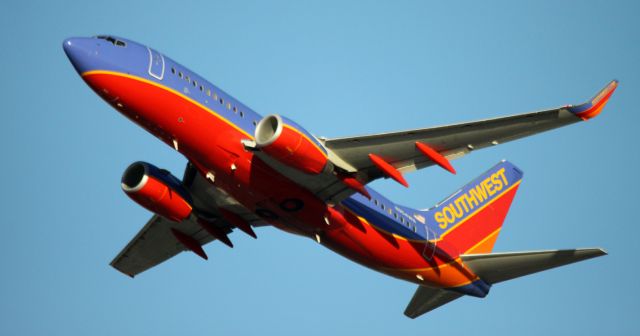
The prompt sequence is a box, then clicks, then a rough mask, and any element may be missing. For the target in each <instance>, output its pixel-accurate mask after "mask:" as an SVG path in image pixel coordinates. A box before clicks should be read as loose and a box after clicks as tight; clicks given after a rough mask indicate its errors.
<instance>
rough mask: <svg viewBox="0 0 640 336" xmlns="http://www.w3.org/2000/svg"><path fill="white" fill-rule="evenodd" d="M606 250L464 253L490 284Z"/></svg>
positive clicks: (579, 259)
mask: <svg viewBox="0 0 640 336" xmlns="http://www.w3.org/2000/svg"><path fill="white" fill-rule="evenodd" d="M606 254H607V252H605V251H604V250H603V249H600V248H587V249H576V250H554V251H530V252H507V253H488V254H467V255H461V256H460V257H461V258H462V261H464V263H465V265H467V267H469V268H470V269H471V270H472V271H473V272H474V273H475V274H476V275H478V276H479V277H480V278H481V279H482V280H484V281H485V282H487V283H489V284H495V283H498V282H502V281H507V280H511V279H515V278H518V277H521V276H525V275H529V274H533V273H537V272H540V271H545V270H548V269H551V268H555V267H558V266H564V265H568V264H572V263H575V262H578V261H582V260H586V259H591V258H595V257H599V256H603V255H606Z"/></svg>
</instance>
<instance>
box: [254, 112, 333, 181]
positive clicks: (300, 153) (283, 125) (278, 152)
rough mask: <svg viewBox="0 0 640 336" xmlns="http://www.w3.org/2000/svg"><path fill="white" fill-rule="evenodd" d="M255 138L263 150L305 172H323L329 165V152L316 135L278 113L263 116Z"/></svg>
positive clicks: (257, 145)
mask: <svg viewBox="0 0 640 336" xmlns="http://www.w3.org/2000/svg"><path fill="white" fill-rule="evenodd" d="M255 141H256V147H257V148H260V149H261V150H262V151H263V152H265V153H267V154H268V155H270V156H271V157H273V158H275V159H276V160H278V161H280V162H282V163H284V164H286V165H288V166H291V167H293V168H296V169H298V170H301V171H303V172H305V173H309V174H320V173H321V172H322V171H323V170H324V168H325V166H326V165H327V161H328V159H327V152H326V150H325V149H324V147H323V146H322V145H321V144H320V143H319V142H318V141H317V140H316V139H315V137H314V136H313V135H311V134H310V133H309V132H307V131H306V130H305V129H304V128H302V127H300V126H299V125H298V124H296V123H295V122H293V121H291V120H289V119H286V118H284V117H281V116H279V115H277V114H273V115H269V116H266V117H264V118H263V119H262V120H260V122H259V123H258V126H256V133H255Z"/></svg>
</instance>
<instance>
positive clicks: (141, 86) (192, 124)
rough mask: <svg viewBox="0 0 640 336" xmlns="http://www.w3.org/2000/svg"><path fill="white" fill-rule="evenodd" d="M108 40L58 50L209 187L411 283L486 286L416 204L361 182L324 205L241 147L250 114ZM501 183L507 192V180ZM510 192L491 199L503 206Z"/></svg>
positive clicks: (163, 61)
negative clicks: (362, 187)
mask: <svg viewBox="0 0 640 336" xmlns="http://www.w3.org/2000/svg"><path fill="white" fill-rule="evenodd" d="M111 39H112V40H109V39H106V38H77V39H69V40H67V41H65V42H64V43H65V50H66V51H67V53H68V54H69V55H70V58H72V59H73V63H74V66H75V67H76V70H77V71H78V72H79V73H80V74H81V76H82V78H83V79H84V81H85V82H86V83H87V84H88V85H89V86H90V87H91V88H92V89H93V90H94V91H95V92H96V93H97V94H98V95H100V96H101V97H102V98H103V99H104V100H105V101H106V102H107V103H109V104H110V105H111V106H112V107H114V108H115V109H116V110H118V111H119V112H120V113H122V114H123V115H125V116H126V117H127V118H129V119H130V120H131V121H133V122H135V123H136V124H138V125H139V126H141V127H142V128H144V129H146V130H147V131H148V132H150V133H151V134H153V135H155V136H156V137H157V138H159V139H160V140H162V141H163V142H164V143H166V144H167V145H168V146H170V147H172V148H175V149H176V150H177V151H178V152H180V153H181V154H182V155H184V156H185V157H186V158H187V159H188V160H189V161H190V162H192V163H193V164H194V165H195V166H196V167H197V169H198V171H199V172H200V174H202V175H203V176H206V177H207V179H208V180H209V181H210V183H211V186H212V187H215V188H219V189H221V190H223V191H224V192H226V193H227V194H229V195H231V196H232V197H233V198H234V199H235V200H237V202H239V203H240V204H242V205H243V206H244V207H246V208H247V209H249V210H251V211H253V212H254V213H256V214H257V215H259V216H260V217H261V218H262V219H264V220H265V221H267V222H269V223H270V224H272V225H273V226H275V227H277V228H280V229H282V230H284V231H287V232H291V233H295V234H299V235H303V236H306V237H309V238H312V239H314V240H318V241H319V243H321V244H322V245H324V246H326V247H327V248H329V249H331V250H333V251H335V252H337V253H339V254H341V255H343V256H345V257H347V258H349V259H351V260H353V261H355V262H358V263H360V264H362V265H364V266H366V267H369V268H371V269H374V270H377V271H379V272H382V273H385V274H388V275H390V276H393V277H396V278H400V279H403V280H406V281H410V282H413V283H417V284H420V285H425V284H426V285H430V286H434V287H442V288H448V289H453V290H456V291H459V292H460V293H463V294H469V295H474V296H484V295H486V294H487V292H488V286H487V285H486V284H485V283H483V282H482V280H479V278H478V277H477V276H476V275H475V274H474V273H473V272H472V271H471V270H470V269H469V268H467V267H465V266H464V264H463V263H462V262H460V258H459V255H460V254H463V253H469V252H473V251H474V249H477V248H478V244H476V243H475V242H465V240H464V239H465V237H464V236H462V235H461V236H460V237H457V238H456V237H454V238H453V239H457V243H456V244H455V247H454V244H451V243H449V242H447V241H444V240H442V239H439V238H441V237H438V231H439V229H438V227H437V226H435V227H434V226H433V225H431V226H430V224H431V223H429V222H427V223H424V218H423V217H422V218H421V213H420V212H419V211H417V210H413V209H410V208H407V207H403V206H400V205H397V204H395V203H393V202H391V201H390V200H388V199H386V198H385V197H383V196H382V195H380V194H379V193H377V192H375V191H374V190H372V189H370V188H367V190H368V192H369V193H370V195H371V199H367V198H366V197H364V196H362V195H360V194H357V193H355V194H353V195H352V196H350V197H349V198H347V199H346V200H344V201H342V202H341V203H340V204H335V205H333V204H327V203H326V202H325V201H323V200H322V199H320V198H318V197H317V196H316V195H314V194H313V193H312V192H310V191H309V190H307V189H305V188H304V187H302V186H300V185H299V184H297V183H295V182H294V181H292V180H291V179H289V178H288V177H287V176H284V175H283V174H281V173H280V172H279V171H277V170H276V169H274V168H273V167H271V166H270V165H268V164H266V163H265V162H264V161H263V160H261V159H260V158H258V157H257V156H256V155H255V153H254V152H253V151H252V150H250V149H248V148H246V146H245V145H244V144H243V140H253V139H254V132H255V129H256V125H257V124H258V122H259V121H260V120H261V119H262V117H261V116H260V115H259V114H258V113H256V112H254V111H253V110H251V109H250V108H249V107H247V106H246V105H244V104H242V103H241V102H239V101H238V100H236V99H235V98H233V97H231V96H230V95H228V94H227V93H225V92H224V91H222V90H220V89H219V88H218V87H216V86H215V85H213V84H211V83H210V82H208V81H207V80H205V79H204V78H203V77H201V76H199V75H197V74H196V73H195V72H193V71H191V70H189V69H187V68H186V67H184V66H182V65H180V64H178V63H177V62H174V61H173V60H171V59H170V58H168V57H165V56H163V55H162V54H160V53H158V52H157V51H155V50H153V49H151V48H148V47H145V46H143V45H140V44H137V43H135V42H132V41H129V40H124V39H115V38H111ZM308 136H309V137H310V138H311V140H312V141H313V142H314V143H317V144H318V145H319V146H322V144H321V142H320V141H318V140H317V139H315V138H313V136H311V135H308ZM505 181H506V180H505ZM509 187H511V189H510V190H509V191H508V192H509V193H511V194H512V193H515V190H516V189H517V184H515V185H513V186H509ZM511 198H512V195H511V196H509V197H504V198H501V199H499V200H497V201H496V204H494V206H504V207H508V206H509V204H510V201H511ZM498 202H503V203H504V204H501V203H498ZM331 209H337V210H339V211H340V212H341V213H342V214H343V220H327V213H330V212H331ZM461 211H462V210H461ZM477 220H482V219H481V218H480V219H477ZM498 230H499V227H496V229H495V233H494V234H493V235H494V236H497V231H498ZM451 236H452V237H453V236H455V232H454V233H452V234H451ZM490 240H491V243H492V242H493V241H495V237H492V238H490Z"/></svg>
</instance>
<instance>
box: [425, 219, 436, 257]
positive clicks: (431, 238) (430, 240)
mask: <svg viewBox="0 0 640 336" xmlns="http://www.w3.org/2000/svg"><path fill="white" fill-rule="evenodd" d="M425 229H426V231H427V240H426V241H425V243H424V250H423V251H422V256H424V257H425V259H427V260H431V258H433V255H434V254H435V253H436V243H437V239H436V234H435V232H433V230H431V229H430V228H429V227H428V226H426V225H425Z"/></svg>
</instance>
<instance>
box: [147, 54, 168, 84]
mask: <svg viewBox="0 0 640 336" xmlns="http://www.w3.org/2000/svg"><path fill="white" fill-rule="evenodd" d="M147 50H149V75H151V76H152V77H154V78H156V79H159V80H162V78H163V77H164V57H163V56H162V54H160V53H159V52H157V51H155V50H153V49H151V48H147Z"/></svg>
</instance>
